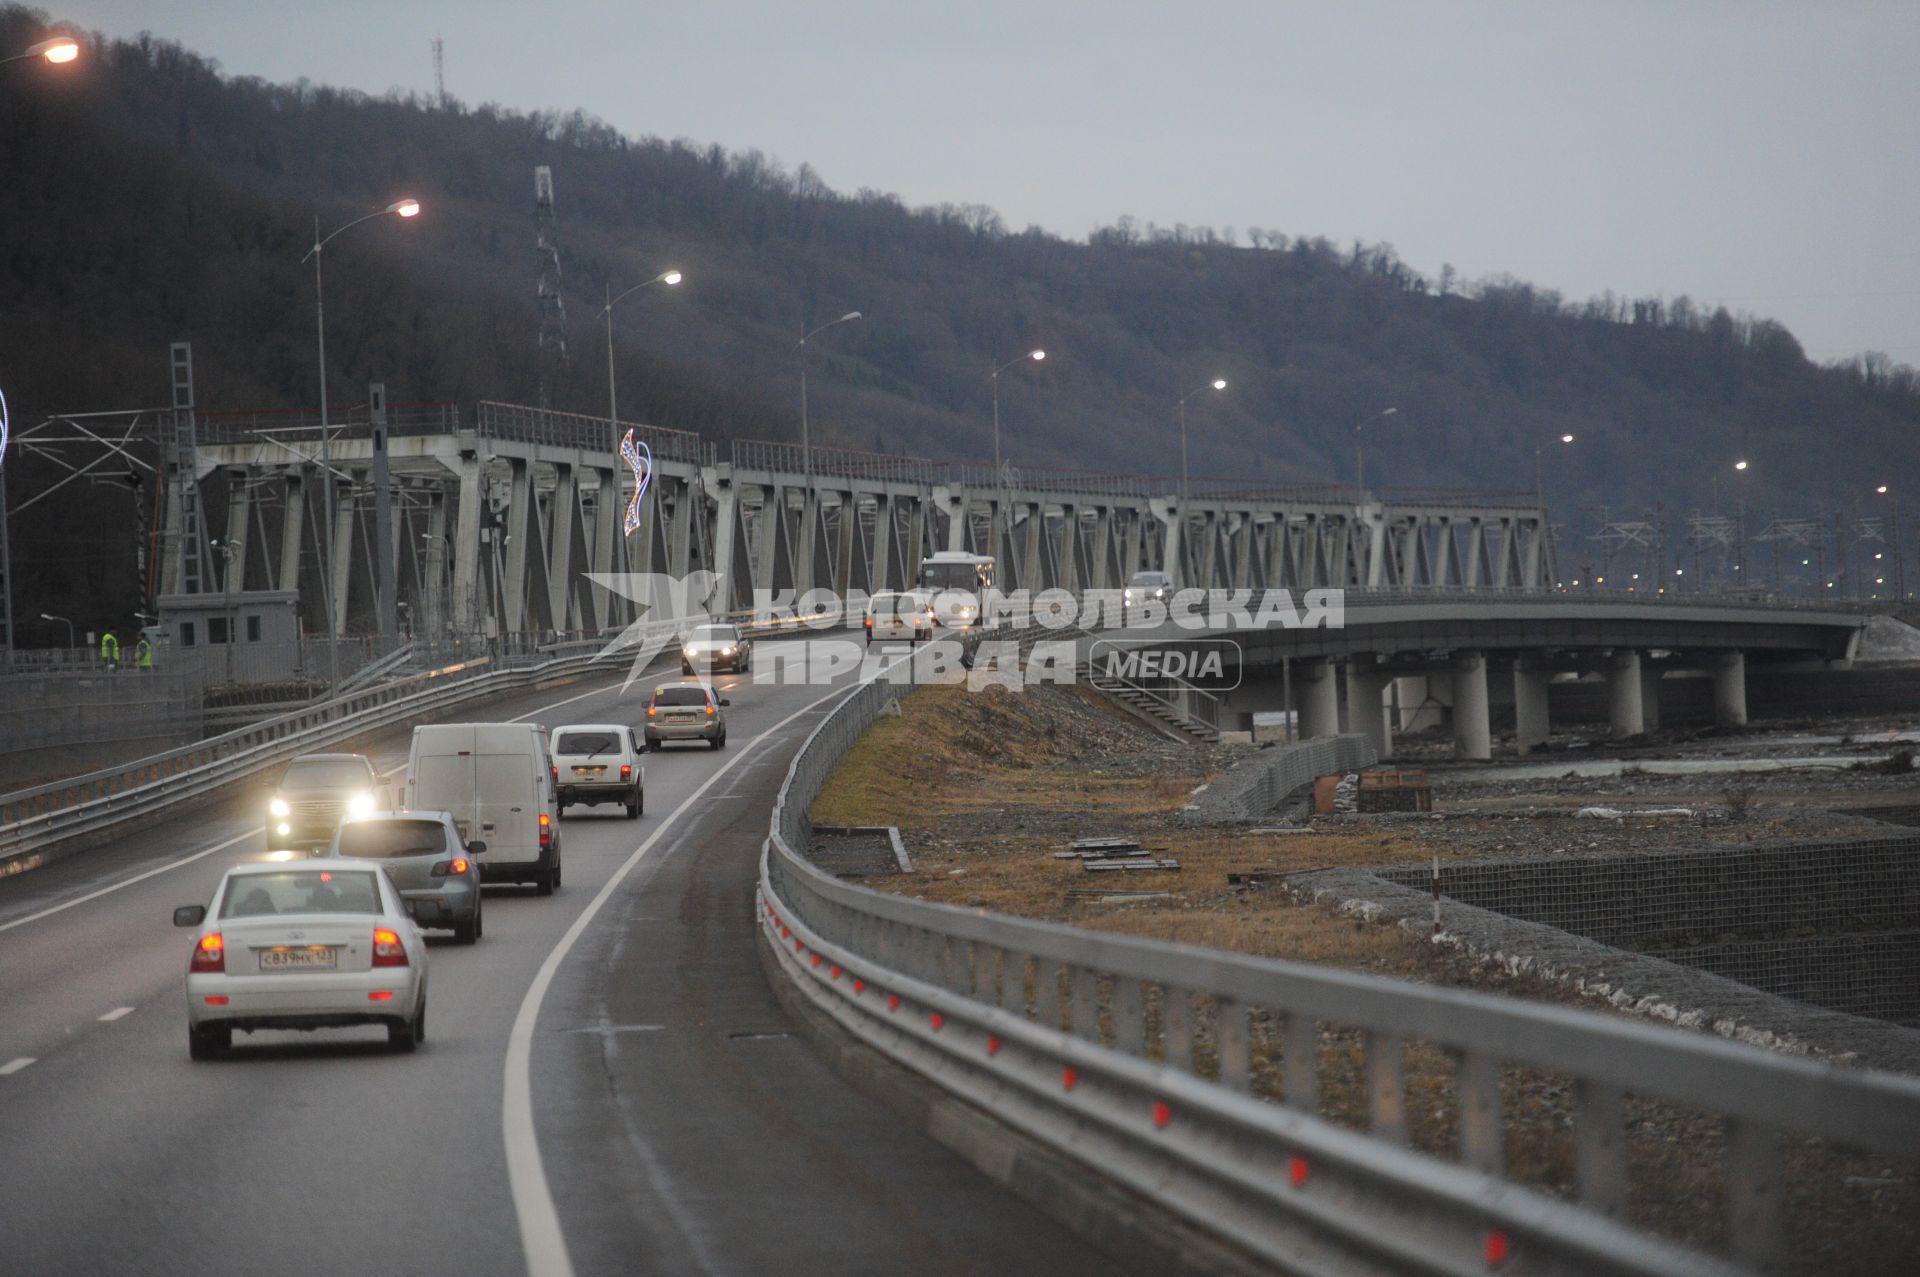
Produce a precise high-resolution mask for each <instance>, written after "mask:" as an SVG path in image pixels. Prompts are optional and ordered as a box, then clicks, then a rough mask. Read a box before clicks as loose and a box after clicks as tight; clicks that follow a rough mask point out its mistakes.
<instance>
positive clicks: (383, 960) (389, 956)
mask: <svg viewBox="0 0 1920 1277" xmlns="http://www.w3.org/2000/svg"><path fill="white" fill-rule="evenodd" d="M373 965H374V966H376V967H404V966H407V965H409V964H408V962H407V947H406V946H405V945H403V944H401V943H400V933H399V932H397V931H389V930H387V928H385V927H375V928H374V929H373Z"/></svg>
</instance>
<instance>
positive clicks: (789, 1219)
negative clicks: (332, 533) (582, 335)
mask: <svg viewBox="0 0 1920 1277" xmlns="http://www.w3.org/2000/svg"><path fill="white" fill-rule="evenodd" d="M770 646H771V645H770V644H762V653H761V659H760V660H759V661H758V662H757V664H758V665H759V666H760V667H761V668H762V669H768V668H770V667H771V666H772V664H773V662H772V661H771V660H769V659H768V657H769V656H770V655H771V653H770V652H769V651H768V650H767V649H768V648H769V647H770ZM717 682H718V683H719V685H720V686H721V687H722V688H723V689H724V692H725V694H726V695H728V696H730V697H731V699H732V701H733V704H732V707H731V709H730V710H729V715H730V718H729V732H728V745H727V748H726V749H724V750H721V751H710V750H708V749H706V748H704V747H702V746H681V747H669V749H668V750H667V751H666V752H664V753H657V754H651V755H649V756H648V758H647V763H646V781H647V812H646V815H645V816H644V817H643V818H642V819H641V820H639V821H628V820H626V819H624V818H621V817H620V816H618V815H617V814H616V812H617V809H615V808H612V807H607V808H603V809H597V810H593V811H591V812H590V811H589V810H588V809H583V808H576V809H574V811H575V814H573V815H571V816H570V817H569V818H568V819H567V820H566V821H565V824H564V826H563V831H564V832H563V839H564V849H565V864H566V885H565V886H564V887H563V888H562V889H561V890H560V891H559V892H558V893H557V894H556V895H554V896H553V897H551V898H547V899H542V898H540V897H538V896H536V895H534V894H533V892H532V890H531V889H530V888H511V887H496V888H491V889H489V891H488V897H487V927H486V936H485V938H484V939H482V940H481V941H480V943H479V944H478V945H477V946H475V947H473V948H462V947H459V946H456V945H454V944H452V943H451V941H450V939H449V940H447V941H444V942H442V941H439V940H436V941H435V942H434V943H433V948H432V961H431V967H430V970H431V984H430V990H431V996H430V1000H429V1008H430V1009H429V1017H428V1037H427V1043H426V1045H425V1046H424V1047H423V1048H422V1049H421V1051H420V1052H419V1053H418V1054H416V1055H413V1056H394V1055H389V1054H388V1053H387V1052H386V1050H385V1048H384V1037H383V1034H382V1031H381V1030H379V1029H365V1030H335V1031H331V1032H327V1033H322V1034H298V1033H291V1032H289V1033H259V1034H253V1035H238V1036H237V1038H236V1042H237V1044H238V1045H237V1046H236V1049H235V1051H234V1052H233V1053H232V1054H231V1056H230V1057H229V1058H227V1059H224V1060H219V1061H214V1062H209V1063H199V1064H196V1063H193V1062H191V1061H190V1060H189V1059H188V1057H187V1048H186V1040H185V1039H186V1029H185V1008H184V983H185V970H186V961H187V945H186V943H185V940H184V938H183V937H184V936H185V934H186V933H185V932H182V931H177V930H175V929H174V928H173V926H172V925H171V912H172V909H173V906H175V905H179V904H191V903H201V902H205V901H206V900H207V899H208V898H209V896H210V895H211V893H212V890H213V887H214V885H215V883H216V882H217V881H218V880H219V877H220V875H221V873H222V872H223V871H224V870H225V869H226V868H227V867H228V866H229V865H232V864H235V863H239V862H242V861H245V860H248V859H251V858H256V857H259V856H261V855H263V854H264V852H265V843H264V835H263V832H262V830H261V828H260V825H259V817H260V814H261V810H262V808H263V806H264V802H265V797H266V793H265V790H264V789H256V788H254V787H252V786H248V787H245V788H243V789H240V790H236V791H232V792H231V793H230V795H229V796H227V797H223V798H222V799H220V800H218V801H215V802H211V803H209V804H206V805H203V806H201V807H200V808H198V809H197V810H195V811H193V812H192V813H190V814H187V815H177V816H174V817H171V818H169V819H168V820H167V822H166V823H165V824H163V825H161V826H158V827H156V828H152V829H148V830H145V831H141V832H139V833H135V834H129V835H126V836H124V837H121V838H119V839H118V840H116V841H115V842H113V843H112V844H110V845H106V846H102V847H99V848H96V849H93V850H90V851H88V852H85V853H83V854H80V855H77V856H74V857H70V858H68V859H66V860H63V861H60V862H57V863H55V864H53V865H51V866H49V867H46V868H43V869H39V870H36V871H34V872H31V873H27V874H22V875H19V876H17V877H14V878H11V879H5V880H0V1274H7V1275H9V1277H10V1275H11V1274H16V1273H18V1274H25V1273H33V1274H65V1273H88V1274H103V1273H139V1274H168V1273H181V1274H194V1275H195V1277H206V1275H207V1274H226V1273H246V1274H254V1273H268V1272H272V1273H314V1274H330V1275H331V1274H341V1273H356V1272H357V1273H383V1274H387V1273H394V1274H408V1273H443V1272H444V1273H453V1272H459V1273H474V1274H493V1273H519V1272H527V1271H531V1272H535V1273H540V1274H546V1273H565V1272H567V1271H574V1272H578V1273H582V1274H598V1273H747V1272H769V1271H782V1272H798V1273H896V1272H908V1271H912V1272H915V1273H981V1274H987V1273H996V1274H1000V1273H1029V1272H1031V1273H1042V1272H1044V1273H1050V1274H1055V1273H1057V1274H1073V1273H1095V1272H1100V1273H1110V1272H1114V1271H1116V1264H1115V1262H1114V1260H1113V1259H1112V1258H1111V1257H1108V1256H1105V1255H1102V1254H1100V1253H1099V1252H1097V1251H1095V1250H1093V1249H1092V1248H1090V1247H1089V1246H1088V1245H1087V1244H1086V1243H1085V1242H1083V1241H1082V1240H1081V1239H1080V1238H1079V1237H1078V1236H1077V1235H1075V1234H1073V1233H1071V1232H1069V1231H1067V1230H1066V1229H1064V1228H1063V1227H1061V1226H1059V1225H1057V1224H1055V1223H1054V1222H1053V1221H1051V1220H1050V1219H1048V1218H1047V1217H1045V1216H1042V1215H1040V1214H1039V1213H1037V1212H1036V1211H1034V1210H1033V1209H1031V1208H1030V1207H1028V1206H1026V1205H1025V1204H1024V1203H1023V1202H1021V1201H1020V1200H1018V1199H1017V1198H1014V1197H1012V1196H1010V1195H1009V1194H1007V1193H1006V1192H1004V1191H1003V1190H1001V1189H1000V1188H998V1187H997V1186H995V1185H994V1184H992V1183H991V1182H989V1181H988V1180H987V1179H986V1178H985V1177H983V1176H981V1175H980V1174H978V1173H977V1172H976V1171H974V1170H973V1169H972V1168H971V1167H970V1166H968V1165H966V1164H964V1163H963V1162H961V1161H960V1160H959V1159H958V1158H957V1157H955V1156H954V1155H953V1154H951V1153H949V1152H948V1151H947V1150H946V1149H945V1148H943V1147H941V1146H939V1145H937V1144H935V1143H934V1142H932V1141H931V1140H929V1139H927V1138H926V1137H924V1136H922V1135H920V1134H918V1133H916V1132H914V1131H912V1130H911V1129H909V1128H907V1127H904V1126H903V1125H902V1124H901V1123H900V1122H899V1121H898V1120H897V1118H896V1117H895V1116H894V1114H893V1113H892V1112H891V1111H890V1110H888V1109H885V1108H883V1107H882V1106H880V1105H878V1104H877V1103H874V1102H872V1101H870V1100H868V1099H866V1098H865V1097H863V1096H862V1095H861V1094H860V1093H859V1092H857V1091H855V1090H853V1089H852V1088H850V1087H849V1086H848V1085H847V1084H846V1083H844V1082H843V1081H842V1080H841V1079H840V1078H839V1076H838V1075H836V1074H834V1073H833V1072H831V1071H830V1070H828V1069H827V1067H826V1066H825V1065H824V1064H823V1063H822V1062H821V1061H820V1060H818V1059H817V1058H816V1057H815V1056H814V1055H813V1054H812V1053H811V1052H810V1051H809V1049H808V1048H807V1046H806V1045H805V1044H804V1040H803V1039H801V1038H799V1037H797V1036H794V1033H795V1026H794V1025H793V1024H792V1023H791V1022H790V1021H789V1019H788V1018H787V1016H786V1015H785V1013H784V1012H783V1011H782V1010H781V1009H780V1008H779V1006H778V1005H777V1004H776V1002H775V1001H774V998H773V994H772V991H771V990H770V989H769V987H768V985H767V983H766V979H765V977H764V975H763V974H762V971H761V969H760V965H759V961H758V956H757V954H756V952H755V949H754V937H753V927H752V921H751V916H750V915H751V908H752V886H753V882H754V877H755V872H756V865H757V858H758V855H759V848H760V844H761V842H762V840H763V839H764V838H765V836H766V830H767V813H768V808H769V804H770V802H771V799H772V795H773V793H774V791H775V789H776V788H777V786H778V784H779V782H780V779H781V778H782V776H783V775H784V773H785V769H786V766H787V762H788V759H789V758H790V757H791V755H792V753H793V751H794V749H795V748H797V746H798V745H799V743H800V741H801V740H802V739H803V738H804V736H805V734H806V732H807V731H809V730H810V729H811V728H812V726H813V725H814V723H816V722H817V721H818V719H819V717H820V716H821V714H822V713H824V712H825V710H826V709H827V708H828V707H829V706H830V705H831V704H832V703H833V701H834V700H835V699H837V696H838V695H839V694H840V693H843V692H844V691H845V690H846V687H847V686H848V684H847V683H846V682H845V681H844V680H843V681H842V683H841V685H840V687H839V689H838V690H837V691H836V690H835V689H832V688H828V687H824V686H816V687H805V686H775V685H770V684H769V685H754V684H752V682H751V680H750V679H748V678H742V677H738V676H723V677H722V678H720V679H718V680H717ZM646 686H647V687H650V686H651V684H650V683H649V684H647V685H646ZM642 693H643V687H642V686H640V685H636V687H635V689H634V690H633V692H632V694H631V695H628V696H623V695H622V694H621V693H620V691H619V687H618V681H617V680H614V679H610V678H608V677H606V676H596V678H595V679H593V680H590V681H585V682H580V683H575V684H572V685H568V686H560V687H552V688H548V689H545V690H543V691H530V692H526V693H521V694H518V695H515V696H512V697H506V698H502V699H500V700H498V701H496V702H493V703H490V704H486V705H484V706H469V707H465V708H463V709H462V710H460V711H458V712H457V713H456V715H454V716H455V717H458V718H461V719H495V720H498V719H506V718H526V719H530V720H532V721H537V722H542V723H545V724H548V725H554V724H558V723H562V722H569V721H573V722H595V721H619V722H631V721H636V719H637V716H638V715H639V713H640V709H639V706H640V704H641V696H642ZM363 748H365V749H366V750H367V752H369V753H371V754H372V755H373V756H374V759H375V761H376V762H377V763H378V764H379V765H380V766H381V767H382V768H383V769H385V768H395V769H397V768H399V767H401V766H402V765H403V764H404V761H405V753H406V733H405V731H404V730H402V731H396V732H393V733H390V734H386V735H384V736H379V737H376V738H374V739H373V740H371V741H369V742H366V743H365V744H364V746H363ZM602 813H604V814H602Z"/></svg>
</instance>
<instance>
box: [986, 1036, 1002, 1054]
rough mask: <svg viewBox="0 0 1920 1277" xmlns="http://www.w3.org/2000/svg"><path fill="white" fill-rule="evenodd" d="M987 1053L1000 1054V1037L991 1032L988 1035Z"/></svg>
mask: <svg viewBox="0 0 1920 1277" xmlns="http://www.w3.org/2000/svg"><path fill="white" fill-rule="evenodd" d="M987 1054H988V1055H998V1054H1000V1039H999V1038H997V1037H994V1036H993V1035H991V1034H989V1035H988V1036H987Z"/></svg>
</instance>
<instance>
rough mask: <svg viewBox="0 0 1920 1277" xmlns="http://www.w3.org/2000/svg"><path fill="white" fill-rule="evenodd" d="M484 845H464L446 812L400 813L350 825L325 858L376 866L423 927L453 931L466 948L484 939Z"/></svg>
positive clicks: (335, 841) (373, 817) (408, 910)
mask: <svg viewBox="0 0 1920 1277" xmlns="http://www.w3.org/2000/svg"><path fill="white" fill-rule="evenodd" d="M486 849H487V844H485V843H484V842H472V843H466V844H464V845H463V844H462V843H461V841H460V830H459V827H458V826H457V825H455V824H454V821H453V817H452V816H451V815H449V814H448V813H447V812H444V811H396V812H385V813H382V814H379V815H374V816H368V817H366V818H364V819H359V820H349V821H347V822H346V823H345V824H343V825H341V826H340V832H339V833H338V834H337V835H335V836H334V840H333V846H332V847H331V848H330V849H328V850H327V851H325V852H322V853H320V854H323V855H328V856H337V857H340V858H342V859H345V860H365V861H372V862H375V863H377V864H378V865H379V866H380V868H381V869H383V870H385V871H386V875H387V879H388V881H390V882H392V883H393V885H394V887H395V889H396V890H398V891H399V893H400V898H401V899H402V900H403V901H405V902H406V906H407V913H408V914H409V915H410V916H411V917H412V918H413V920H414V922H415V923H416V924H418V925H419V926H421V927H423V928H425V927H437V928H440V929H443V930H449V931H452V932H453V935H454V938H455V939H456V940H458V941H459V942H460V943H461V944H472V943H473V942H474V941H476V940H478V939H479V938H480V935H481V917H480V912H481V899H480V862H479V857H480V855H481V854H482V853H483V852H485V851H486Z"/></svg>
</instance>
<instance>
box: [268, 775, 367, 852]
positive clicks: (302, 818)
mask: <svg viewBox="0 0 1920 1277" xmlns="http://www.w3.org/2000/svg"><path fill="white" fill-rule="evenodd" d="M386 806H387V803H386V792H385V790H383V789H382V788H381V785H380V777H379V775H378V774H377V773H375V771H374V770H373V763H372V761H371V760H370V759H368V757H367V756H366V755H365V754H302V755H301V756H300V757H298V758H296V759H294V760H293V761H292V762H291V763H288V764H287V770H286V773H285V774H284V775H282V776H281V777H280V783H279V784H278V785H276V786H274V791H273V797H272V798H271V799H269V800H268V802H267V847H268V849H269V850H271V851H282V850H286V849H289V848H299V849H301V850H303V851H304V850H311V849H313V848H315V847H324V846H326V845H327V844H328V843H330V842H332V841H333V835H334V834H335V833H336V832H337V831H338V830H339V828H340V822H341V821H343V820H346V819H348V818H350V817H352V818H358V817H361V816H371V815H372V814H373V813H374V812H376V811H382V810H384V809H385V808H386Z"/></svg>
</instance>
